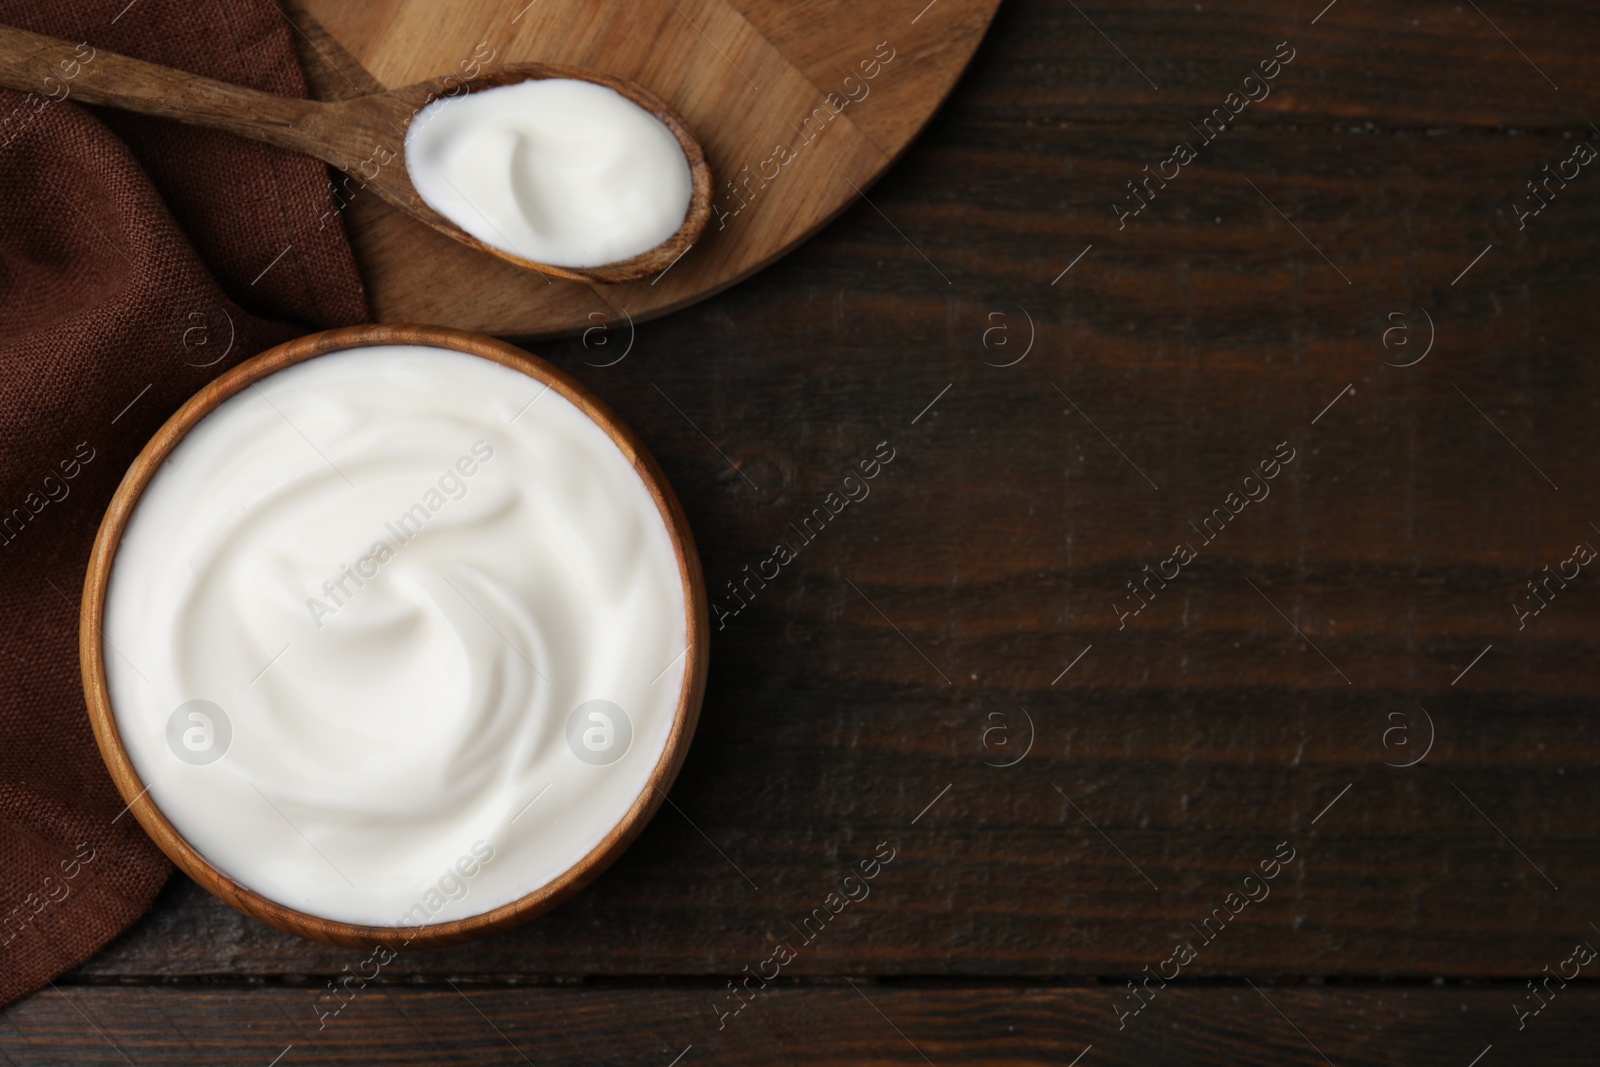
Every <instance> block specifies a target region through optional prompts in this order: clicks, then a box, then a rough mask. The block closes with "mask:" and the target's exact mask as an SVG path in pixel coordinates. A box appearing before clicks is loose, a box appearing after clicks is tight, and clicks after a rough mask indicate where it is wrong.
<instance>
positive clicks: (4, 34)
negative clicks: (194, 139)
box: [0, 26, 326, 157]
mask: <svg viewBox="0 0 1600 1067" xmlns="http://www.w3.org/2000/svg"><path fill="white" fill-rule="evenodd" d="M0 86H4V87H5V88H8V89H19V90H22V91H24V92H32V93H37V94H39V95H41V96H44V97H45V98H47V99H50V100H65V99H67V98H68V97H71V98H72V99H74V100H77V101H78V102H79V103H84V104H104V105H106V106H108V107H114V108H119V109H121V110H124V111H137V112H139V113H141V114H145V115H158V116H160V117H162V118H168V119H174V120H176V121H178V122H185V123H188V124H190V125H194V126H209V127H211V128H213V129H218V130H226V131H228V132H229V133H235V134H239V135H240V136H243V137H248V138H251V139H253V140H257V141H265V142H267V143H268V144H274V145H278V146H279V147H282V148H290V149H294V150H296V151H300V152H306V153H309V154H311V155H315V156H319V157H321V156H323V155H324V154H325V152H326V148H325V147H324V142H323V139H322V138H321V137H319V136H317V132H319V131H316V130H315V127H317V126H319V125H320V124H319V123H317V122H316V121H315V120H316V119H317V118H318V117H320V113H321V112H322V111H323V109H324V108H325V107H326V105H324V104H322V103H320V102H318V101H315V100H302V99H298V98H295V97H287V96H274V95H272V94H271V93H263V92H258V91H256V90H255V89H246V88H244V87H243V86H239V85H230V84H229V83H227V82H221V81H215V80H213V79H211V78H201V77H198V76H196V75H193V74H189V73H187V72H185V71H181V70H178V69H176V68H174V67H164V66H162V65H161V64H159V63H147V62H145V61H144V60H142V59H133V58H131V57H129V56H123V55H118V54H116V53H115V52H108V51H107V50H105V49H104V48H100V49H96V48H93V47H91V46H90V45H87V44H74V43H72V42H71V41H63V40H61V39H60V38H57V37H46V36H44V35H43V34H38V33H30V32H28V31H27V30H19V29H16V28H15V27H12V26H0ZM308 125H310V126H312V127H313V128H312V129H308V128H307V127H308Z"/></svg>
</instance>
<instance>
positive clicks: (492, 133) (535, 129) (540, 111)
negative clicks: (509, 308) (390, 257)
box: [406, 78, 692, 267]
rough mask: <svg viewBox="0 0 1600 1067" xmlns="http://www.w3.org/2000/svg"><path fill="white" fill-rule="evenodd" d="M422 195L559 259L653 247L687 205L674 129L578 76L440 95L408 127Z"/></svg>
mask: <svg viewBox="0 0 1600 1067" xmlns="http://www.w3.org/2000/svg"><path fill="white" fill-rule="evenodd" d="M406 170H407V172H408V173H409V174H410V176H411V182H412V184H413V185H415V186H416V188H417V192H418V193H420V194H421V195H422V199H423V200H425V201H427V203H428V205H429V206H430V207H432V208H433V209H434V210H435V211H437V212H439V214H441V215H443V216H444V217H445V218H447V219H449V220H450V221H451V222H454V223H455V224H456V225H457V226H460V227H461V228H462V229H463V230H466V231H467V232H468V233H470V234H472V236H474V237H476V238H477V239H478V240H480V241H482V242H484V243H485V244H488V245H492V246H494V247H495V248H498V249H501V250H502V251H506V252H511V253H513V254H515V255H518V256H521V257H522V258H524V259H531V260H534V261H535V262H538V263H549V264H551V265H553V266H558V267H597V266H600V265H602V264H605V263H615V262H617V261H619V260H624V259H629V258H631V257H633V256H636V255H639V254H640V253H641V252H648V251H649V250H650V249H652V248H654V247H655V246H656V245H659V244H660V243H661V242H662V241H665V240H666V239H667V238H668V237H671V236H672V235H673V234H674V233H676V232H677V231H678V228H679V227H680V226H682V225H683V220H684V218H685V216H687V215H688V213H689V199H690V194H691V186H692V183H691V180H690V175H689V161H688V159H687V158H686V157H685V156H684V154H683V147H682V146H681V145H680V144H679V143H678V139H677V137H675V136H674V135H673V133H672V131H671V130H669V129H668V128H667V127H666V125H665V124H664V123H663V122H662V121H661V120H660V119H658V118H656V117H655V116H654V115H652V114H651V113H650V112H648V111H646V110H645V109H644V108H642V107H640V106H639V105H638V104H635V103H634V102H633V101H632V100H629V99H628V98H627V97H625V96H623V95H622V94H621V93H619V92H617V91H616V90H614V89H608V88H606V87H605V86H603V85H596V84H594V83H593V82H586V81H577V80H574V79H570V78H547V79H543V80H537V81H525V82H517V83H515V84H512V85H502V86H498V87H497V88H493V89H483V90H481V91H479V92H475V93H463V94H461V95H459V96H447V97H443V98H441V99H439V100H435V101H434V102H433V103H431V104H429V105H428V106H427V107H425V108H423V109H422V110H421V111H420V112H418V113H417V115H416V117H415V118H413V119H412V120H411V126H410V128H409V129H408V130H407V131H406Z"/></svg>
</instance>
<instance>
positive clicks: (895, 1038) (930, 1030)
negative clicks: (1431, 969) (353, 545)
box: [0, 978, 1600, 1067]
mask: <svg viewBox="0 0 1600 1067" xmlns="http://www.w3.org/2000/svg"><path fill="white" fill-rule="evenodd" d="M452 981H454V983H455V987H454V988H452V987H451V986H450V985H447V984H444V983H440V986H439V988H437V989H416V988H409V987H407V986H396V985H374V986H370V987H368V988H367V989H364V990H361V991H360V992H358V993H356V994H355V995H354V996H353V997H351V998H350V999H349V1001H348V1003H347V1004H346V1005H345V1007H344V1009H343V1010H342V1011H341V1012H340V1013H339V1014H338V1015H337V1016H335V1017H332V1018H329V1019H327V1020H326V1026H325V1027H323V1029H321V1030H320V1031H319V1030H318V1014H317V1011H318V1009H317V1007H316V1005H317V1004H318V1000H317V997H318V993H319V991H321V990H322V988H323V987H322V986H321V984H320V983H317V984H315V985H313V984H310V983H307V984H306V985H304V986H302V987H297V988H277V987H274V988H258V989H248V990H246V989H220V990H206V989H193V988H179V989H137V990H136V989H108V988H94V987H88V988H85V987H82V986H72V987H63V988H62V989H60V990H59V991H47V992H46V993H44V994H41V995H40V996H37V997H34V998H33V999H32V1000H29V1001H26V1002H24V1003H23V1004H22V1005H20V1006H18V1007H15V1008H13V1009H12V1010H11V1011H10V1012H8V1013H7V1015H6V1016H5V1017H4V1022H3V1023H0V1055H3V1056H5V1057H7V1058H8V1059H9V1061H10V1062H12V1063H16V1064H18V1065H19V1067H58V1065H70V1067H90V1065H98V1064H125V1063H127V1062H132V1063H136V1064H139V1065H140V1067H156V1065H160V1064H174V1065H176V1064H192V1063H208V1064H214V1063H240V1064H260V1065H263V1067H264V1065H266V1064H267V1063H269V1061H272V1060H273V1058H274V1057H275V1056H279V1055H283V1059H282V1061H281V1062H282V1063H283V1064H284V1065H285V1067H287V1065H288V1064H291V1063H304V1064H371V1063H383V1064H396V1065H410V1064H427V1065H429V1067H433V1065H436V1064H440V1063H451V1064H519V1063H537V1064H540V1065H541V1067H544V1065H549V1067H561V1065H566V1064H594V1063H606V1064H627V1065H638V1067H665V1065H667V1064H677V1063H681V1064H684V1065H692V1064H704V1063H713V1064H741V1065H756V1064H785V1065H788V1064H801V1065H805V1064H817V1065H822V1064H839V1063H849V1064H871V1065H884V1067H888V1065H909V1064H921V1063H924V1062H927V1063H934V1064H938V1065H939V1067H948V1065H954V1064H986V1065H994V1067H1023V1065H1030V1067H1033V1065H1044V1064H1052V1065H1065V1064H1070V1063H1074V1062H1081V1064H1082V1065H1083V1067H1089V1065H1090V1064H1108V1065H1112V1067H1116V1065H1128V1067H1144V1065H1147V1064H1152V1063H1172V1064H1183V1065H1186V1067H1187V1065H1193V1067H1237V1065H1252V1067H1258V1065H1259V1067H1290V1065H1293V1067H1327V1064H1328V1063H1334V1064H1338V1065H1339V1067H1362V1065H1370V1067H1379V1065H1382V1067H1401V1065H1406V1067H1412V1065H1415V1064H1419V1063H1425V1064H1449V1065H1452V1067H1467V1065H1468V1064H1469V1063H1472V1062H1473V1058H1474V1057H1475V1056H1478V1055H1480V1054H1482V1053H1483V1052H1484V1051H1485V1049H1486V1048H1489V1047H1490V1046H1492V1051H1489V1053H1488V1055H1487V1056H1486V1057H1485V1058H1484V1059H1483V1061H1482V1063H1483V1065H1484V1067H1488V1065H1489V1064H1491V1063H1495V1062H1499V1063H1539V1064H1547V1065H1551V1067H1555V1065H1562V1064H1574V1065H1576V1064H1590V1063H1593V1062H1594V1054H1593V1039H1594V1033H1595V1028H1596V1025H1597V1024H1600V994H1597V993H1596V992H1595V991H1594V990H1592V989H1587V988H1585V989H1581V990H1580V989H1577V988H1575V987H1574V988H1569V989H1568V990H1565V991H1563V992H1560V993H1558V994H1557V995H1556V996H1555V998H1554V999H1553V1000H1552V1001H1551V1002H1550V1003H1549V1006H1548V1007H1546V1008H1545V1010H1544V1011H1543V1012H1541V1013H1540V1014H1539V1015H1537V1016H1534V1017H1532V1018H1530V1019H1529V1020H1528V1024H1527V1027H1526V1028H1525V1029H1524V1030H1521V1031H1519V1030H1518V1029H1517V1017H1516V1015H1515V1014H1514V1013H1513V1011H1512V1009H1511V1005H1512V1004H1513V1003H1515V1002H1516V1001H1517V993H1518V990H1517V989H1516V988H1508V987H1503V986H1496V987H1491V988H1462V987H1459V986H1457V987H1444V988H1428V987H1423V988H1415V987H1408V988H1393V987H1376V988H1374V987H1355V988H1350V987H1326V988H1314V987H1313V988H1308V987H1304V986H1298V987H1296V986H1289V987H1285V986H1278V985H1274V984H1272V983H1256V988H1254V989H1252V988H1251V987H1250V986H1248V985H1245V984H1243V983H1240V984H1238V985H1231V986H1223V987H1204V988H1188V989H1179V988H1176V987H1169V988H1168V989H1166V990H1164V991H1159V992H1157V993H1156V994H1154V998H1153V999H1152V1000H1150V1001H1149V1003H1148V1004H1147V1006H1146V1008H1145V1009H1144V1011H1143V1012H1141V1013H1140V1014H1139V1015H1137V1016H1133V1017H1131V1018H1129V1019H1128V1021H1127V1025H1126V1028H1125V1029H1122V1030H1120V1031H1119V1030H1118V1029H1117V1019H1118V1017H1117V1015H1116V1014H1115V1012H1114V1011H1113V1009H1112V1004H1113V1003H1115V1002H1116V990H1114V989H1111V988H1060V987H1048V986H1046V987H1039V986H1031V987H1030V986H1023V987H1020V988H1015V989H1010V988H1006V989H995V988H987V987H970V986H954V987H946V986H939V987H934V988H921V989H918V988H911V989H907V988H898V987H894V986H880V985H876V984H873V983H870V982H868V983H857V984H856V987H855V988H851V987H850V986H846V985H839V986H834V987H798V988H797V987H793V986H788V987H776V988H768V989H767V990H766V991H764V992H761V993H759V994H757V995H756V996H755V997H754V999H752V1000H751V1001H750V1002H749V1003H747V1005H746V1007H745V1008H744V1010H743V1011H742V1012H741V1013H740V1014H738V1015H736V1016H730V1017H728V1018H726V1019H725V1020H723V1022H724V1026H723V1029H721V1030H718V1028H717V1026H718V1021H719V1016H718V1014H717V1013H716V1010H715V1009H714V1007H713V1005H714V1004H715V1003H717V1001H716V994H717V990H716V988H714V987H704V988H678V989H662V988H655V989H652V988H639V987H628V988H599V989H594V988H576V989H559V988H550V987H543V988H521V989H487V988H483V987H481V986H477V985H474V984H473V983H472V982H470V981H468V980H466V979H459V978H458V979H453V980H452ZM1522 994H1523V997H1524V998H1526V997H1527V996H1528V993H1527V991H1526V990H1523V991H1522ZM1122 995H1123V997H1128V996H1131V994H1129V993H1127V991H1126V990H1123V994H1122ZM329 1000H330V1001H331V1000H332V998H331V997H330V998H329ZM323 1010H326V1009H323ZM95 1027H98V1028H99V1031H100V1032H99V1033H97V1032H96V1030H95ZM102 1034H103V1035H105V1036H104V1037H102V1036H101V1035H102ZM107 1038H109V1039H111V1040H114V1041H115V1042H116V1046H117V1049H116V1050H114V1049H113V1048H112V1047H111V1046H110V1044H109V1043H108V1041H107ZM291 1046H292V1047H291ZM1086 1049H1087V1050H1088V1051H1087V1053H1086V1052H1085V1050H1086ZM118 1050H120V1053H121V1054H122V1055H126V1056H127V1057H128V1058H127V1060H124V1059H122V1058H121V1055H119V1051H118ZM680 1055H681V1056H682V1058H681V1059H674V1057H678V1056H680ZM1079 1056H1081V1057H1082V1059H1081V1060H1077V1059H1076V1058H1077V1057H1079ZM1324 1057H1326V1058H1324Z"/></svg>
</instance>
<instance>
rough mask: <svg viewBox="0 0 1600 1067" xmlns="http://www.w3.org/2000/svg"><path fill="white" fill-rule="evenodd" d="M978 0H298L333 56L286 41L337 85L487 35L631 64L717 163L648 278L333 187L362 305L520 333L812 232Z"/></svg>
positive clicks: (746, 263) (925, 104) (425, 74)
mask: <svg viewBox="0 0 1600 1067" xmlns="http://www.w3.org/2000/svg"><path fill="white" fill-rule="evenodd" d="M997 5H998V0H941V2H940V3H939V4H938V5H936V6H934V7H933V8H932V9H931V10H929V11H927V12H926V13H925V14H924V15H921V16H919V13H918V10H917V7H916V6H912V5H902V4H898V3H890V2H888V0H871V2H860V0H857V2H853V3H846V2H843V0H830V2H821V3H818V2H808V3H802V4H778V3H770V2H765V0H743V2H740V3H734V2H730V0H683V2H678V0H672V2H653V3H649V4H642V5H627V6H625V7H606V6H602V5H594V4H585V3H580V2H576V0H540V2H539V3H537V4H527V3H526V0H497V2H495V3H480V2H469V0H454V2H451V3H431V4H406V3H400V2H389V3H378V4H355V5H352V4H343V3H336V2H328V0H299V2H298V3H297V5H296V6H297V11H296V14H297V16H298V17H299V19H300V21H301V22H302V23H304V24H305V25H306V27H307V38H308V40H319V39H320V37H321V35H324V34H325V35H326V36H327V37H330V38H332V39H333V40H334V41H336V42H337V43H338V45H339V53H338V55H337V56H336V55H335V54H334V53H331V52H327V50H323V53H321V54H319V53H317V51H316V49H312V50H311V51H310V52H309V53H307V52H305V51H304V50H303V55H305V56H306V58H307V59H308V60H311V62H309V63H308V66H309V67H311V68H312V70H311V80H312V84H313V86H315V87H316V88H317V91H319V92H324V91H325V92H328V93H330V94H340V95H342V94H343V93H344V92H345V90H346V87H347V86H348V85H350V84H355V83H357V82H358V81H360V80H361V78H362V75H352V74H348V73H347V72H346V71H345V70H344V67H345V66H349V65H350V63H354V64H356V65H359V66H360V67H361V68H362V69H363V71H364V72H365V74H366V75H368V76H370V77H371V78H373V79H375V80H376V81H377V82H378V83H380V84H382V85H386V86H397V85H404V84H408V83H410V82H416V81H422V80H425V79H428V78H436V77H440V76H443V75H445V74H447V73H449V72H450V71H452V70H454V69H455V68H456V67H457V66H458V64H459V63H460V62H461V61H462V60H464V59H470V58H471V57H472V56H473V55H474V52H475V50H476V49H477V47H478V45H479V42H487V44H488V46H489V47H491V48H492V49H493V50H494V55H495V57H496V58H495V60H494V61H492V62H491V63H490V64H489V69H491V70H492V69H493V65H494V63H516V62H546V63H567V64H572V65H575V66H582V67H587V68H590V69H594V70H598V71H603V72H606V73H610V74H615V75H618V76H621V77H625V78H628V79H631V80H633V81H636V82H638V83H640V84H642V85H644V86H645V87H646V88H648V89H650V90H651V91H653V92H654V93H655V94H657V95H658V96H660V97H661V98H662V99H664V100H666V101H667V102H668V103H670V104H671V105H672V106H673V107H674V108H676V109H677V110H678V111H679V112H681V113H682V114H683V116H684V118H685V119H686V120H687V122H688V125H689V128H690V129H691V130H693V131H694V132H695V134H696V136H697V137H698V139H699V140H700V141H701V143H702V144H704V146H705V149H706V154H707V156H708V158H709V159H710V162H711V171H712V173H713V174H714V175H716V176H717V186H716V197H715V200H714V205H715V206H714V209H713V217H712V220H711V223H710V226H709V228H708V229H707V231H706V233H705V234H704V236H702V237H701V239H700V240H699V242H698V243H697V244H696V245H695V247H694V250H693V251H691V252H689V253H688V254H686V255H684V256H683V258H682V261H681V262H678V263H676V265H674V266H672V267H671V268H670V270H664V271H662V272H661V273H660V274H658V275H656V276H655V277H654V278H652V279H650V280H648V281H639V282H633V283H631V284H626V285H599V286H592V285H587V284H583V283H575V282H569V283H563V282H559V281H558V282H554V283H546V282H545V281H544V280H543V279H541V278H530V277H527V276H526V275H525V274H523V273H521V272H518V271H516V270H515V269H512V268H508V267H506V266H505V265H503V264H498V263H494V262H492V261H485V258H484V257H483V256H481V255H473V254H472V253H471V251H470V250H469V249H464V248H452V247H450V244H449V242H447V241H444V240H440V239H438V238H437V237H436V235H434V234H431V233H429V232H427V231H426V230H425V229H424V228H423V227H420V226H417V225H415V224H413V223H412V222H411V221H410V220H408V219H406V218H404V217H403V216H402V215H400V214H399V213H398V212H396V211H394V210H392V209H390V208H389V207H387V206H386V205H383V204H381V203H380V202H378V201H377V200H375V199H374V198H371V197H358V198H356V199H355V201H354V202H353V203H352V204H351V206H350V209H349V211H348V212H346V218H347V220H348V225H349V228H350V232H351V237H352V240H354V242H355V243H356V246H357V250H358V253H359V257H360V260H361V263H362V267H363V270H364V273H365V277H366V280H367V284H368V291H369V294H370V296H371V299H372V303H373V309H374V313H375V315H376V317H377V318H378V319H380V320H390V321H409V322H437V323H440V324H442V325H448V326H457V327H462V328H466V329H474V330H481V331H483V332H486V333H493V334H498V335H502V336H522V337H533V336H549V335H553V334H559V333H567V332H571V331H573V330H582V329H588V328H591V327H595V326H599V325H604V324H619V323H623V322H625V321H628V320H631V321H634V322H639V321H643V320H645V319H648V318H652V317H654V316H656V315H660V314H663V313H664V312H667V311H670V310H672V309H674V308H678V307H682V306H684V305H686V304H688V303H691V302H693V301H695V300H698V299H702V298H704V297H705V296H708V295H710V294H711V293H714V292H717V291H719V290H721V289H723V288H725V287H727V286H729V285H731V284H733V283H734V282H736V281H738V280H739V279H741V278H744V277H746V276H748V275H749V274H750V273H752V272H754V271H756V270H758V269H760V268H761V267H762V266H764V265H765V264H767V263H770V262H771V261H772V260H774V259H776V258H777V257H778V256H780V255H783V254H784V253H785V252H787V251H788V250H790V249H791V248H793V247H794V246H795V245H796V244H798V243H799V242H800V241H802V240H804V239H805V238H806V237H808V236H810V235H811V234H812V233H814V232H816V231H817V230H818V229H819V228H820V227H821V226H822V225H823V224H825V223H826V222H827V221H828V220H829V219H831V218H833V217H834V216H836V215H837V214H838V213H839V212H840V211H842V210H844V209H845V208H846V207H848V206H849V205H850V204H851V203H852V202H853V201H855V200H856V199H857V198H858V196H859V195H860V191H861V190H865V189H867V188H868V187H870V186H871V185H872V183H873V182H874V181H876V180H877V178H878V177H879V176H880V175H881V174H882V173H883V171H884V170H885V168H887V167H888V165H889V163H890V162H891V161H892V160H893V159H894V158H895V157H896V156H898V155H899V154H900V153H901V152H902V151H903V150H904V149H905V147H906V145H907V144H908V143H909V141H910V139H911V138H912V136H914V135H915V133H916V132H917V131H918V130H919V129H920V128H921V127H922V126H923V124H924V123H925V122H926V121H927V120H928V117H929V116H930V115H931V114H932V113H933V109H934V108H935V107H936V106H938V104H939V102H940V101H941V100H942V99H943V98H944V96H945V94H946V93H948V92H949V91H950V88H951V86H953V85H954V83H955V80H956V78H957V76H959V74H960V73H961V71H962V69H963V68H964V67H965V66H966V63H967V61H968V59H969V58H970V57H971V55H972V53H973V50H974V49H975V48H976V47H977V44H978V41H979V40H980V39H981V37H982V35H983V31H984V29H985V27H986V26H987V25H988V22H989V20H990V18H991V17H992V15H993V13H994V10H995V8H996V6H997ZM313 34H315V35H317V36H313ZM341 57H342V58H344V59H347V60H348V61H349V62H345V63H342V62H341ZM885 60H886V61H885ZM864 64H865V65H866V66H865V67H863V65H864ZM865 72H870V73H871V77H870V78H869V77H866V74H865ZM828 100H832V101H834V103H833V104H832V105H829V104H828V103H826V102H827V101H828ZM819 108H820V109H822V110H820V111H819V110H818V109H819ZM778 146H783V147H784V149H785V150H786V154H785V155H779V154H778V151H777V150H778ZM730 182H731V183H732V185H730V184H728V183H730Z"/></svg>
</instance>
